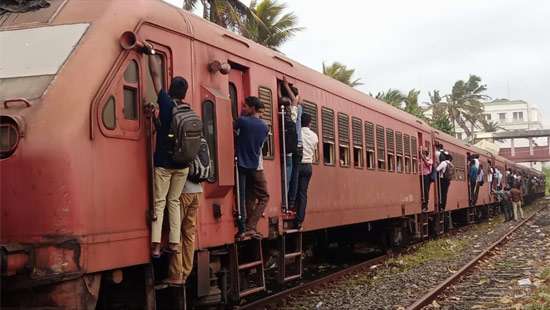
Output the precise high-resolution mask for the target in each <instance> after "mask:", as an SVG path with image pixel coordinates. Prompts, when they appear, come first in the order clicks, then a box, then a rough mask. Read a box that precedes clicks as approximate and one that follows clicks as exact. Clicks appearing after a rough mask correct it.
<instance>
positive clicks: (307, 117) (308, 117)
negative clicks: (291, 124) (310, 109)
mask: <svg viewBox="0 0 550 310" xmlns="http://www.w3.org/2000/svg"><path fill="white" fill-rule="evenodd" d="M301 121H302V127H309V125H310V124H311V115H309V114H307V113H303V114H302V118H301Z"/></svg>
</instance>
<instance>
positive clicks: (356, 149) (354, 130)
mask: <svg viewBox="0 0 550 310" xmlns="http://www.w3.org/2000/svg"><path fill="white" fill-rule="evenodd" d="M351 136H352V140H353V167H355V168H359V169H361V168H363V167H364V166H365V161H364V153H363V121H361V120H360V119H359V118H357V117H352V118H351Z"/></svg>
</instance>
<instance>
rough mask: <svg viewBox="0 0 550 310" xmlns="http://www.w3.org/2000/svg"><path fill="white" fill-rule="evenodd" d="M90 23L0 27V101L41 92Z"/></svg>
mask: <svg viewBox="0 0 550 310" xmlns="http://www.w3.org/2000/svg"><path fill="white" fill-rule="evenodd" d="M88 26H89V24H71V25H59V26H48V27H37V28H28V29H16V30H5V31H0V46H1V49H0V50H1V52H0V101H2V100H5V99H8V98H26V99H29V100H32V99H36V98H39V97H41V96H42V94H43V93H44V91H45V90H46V88H47V87H48V85H50V82H51V81H52V80H53V78H54V77H55V75H56V74H57V73H58V71H59V69H60V68H61V66H62V65H63V64H64V63H65V62H66V61H67V59H68V57H69V56H70V54H71V52H72V51H73V50H74V48H75V47H76V45H77V44H78V42H79V40H80V39H81V38H82V36H83V35H84V32H85V31H86V29H87V28H88Z"/></svg>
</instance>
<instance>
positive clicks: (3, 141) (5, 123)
mask: <svg viewBox="0 0 550 310" xmlns="http://www.w3.org/2000/svg"><path fill="white" fill-rule="evenodd" d="M20 139H21V133H20V131H19V126H18V122H17V121H16V120H15V119H13V118H11V117H9V116H0V159H4V158H8V157H10V156H11V155H12V154H13V153H14V152H15V149H17V145H18V144H19V140H20Z"/></svg>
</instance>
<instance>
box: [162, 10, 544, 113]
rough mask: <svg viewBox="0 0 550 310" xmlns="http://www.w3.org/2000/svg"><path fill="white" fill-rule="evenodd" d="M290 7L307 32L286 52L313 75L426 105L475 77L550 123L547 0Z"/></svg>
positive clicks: (495, 94) (491, 92)
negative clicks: (352, 77)
mask: <svg viewBox="0 0 550 310" xmlns="http://www.w3.org/2000/svg"><path fill="white" fill-rule="evenodd" d="M166 1H168V2H172V3H174V4H176V5H179V4H180V3H181V2H182V0H166ZM279 1H285V0H279ZM243 2H245V3H247V4H248V3H249V2H248V1H246V0H244V1H243ZM285 2H286V3H288V6H289V10H292V11H294V12H295V13H296V15H298V17H299V24H300V26H303V27H306V30H304V31H303V32H300V33H299V34H297V35H296V37H294V38H293V39H292V40H291V41H289V42H288V43H286V44H285V45H284V46H283V47H282V51H283V52H284V53H285V54H287V55H288V56H289V57H290V58H292V59H295V60H297V61H298V62H301V63H302V64H304V65H306V66H309V67H311V68H314V69H316V70H321V63H322V62H323V61H326V62H332V61H340V62H342V63H344V64H345V65H348V66H349V67H352V68H355V69H356V75H357V77H359V78H361V79H362V82H363V83H364V85H362V86H360V87H358V88H359V89H360V90H362V91H365V92H367V93H368V92H372V93H376V92H378V91H381V90H387V89H388V88H390V87H391V88H398V89H400V90H402V91H404V92H406V91H408V90H409V89H411V88H416V89H420V90H421V91H422V95H421V96H422V97H421V99H422V100H423V101H426V100H428V97H427V92H428V91H430V90H433V89H438V90H440V91H441V93H442V94H446V93H449V92H450V89H451V87H452V85H453V84H454V82H455V81H456V80H459V79H467V78H468V75H469V74H477V75H479V76H481V78H482V79H483V82H484V83H485V84H487V87H488V91H487V94H488V95H489V96H491V97H493V98H509V99H523V100H526V101H528V102H530V103H533V104H536V105H538V106H539V107H541V108H542V109H543V113H544V117H545V119H546V120H550V1H547V0H529V1H525V0H491V1H489V0H443V1H442V0H420V1H410V0H385V1H371V0H361V1H358V0H339V1H336V2H333V1H323V0H293V1H290V0H286V1H285Z"/></svg>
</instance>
